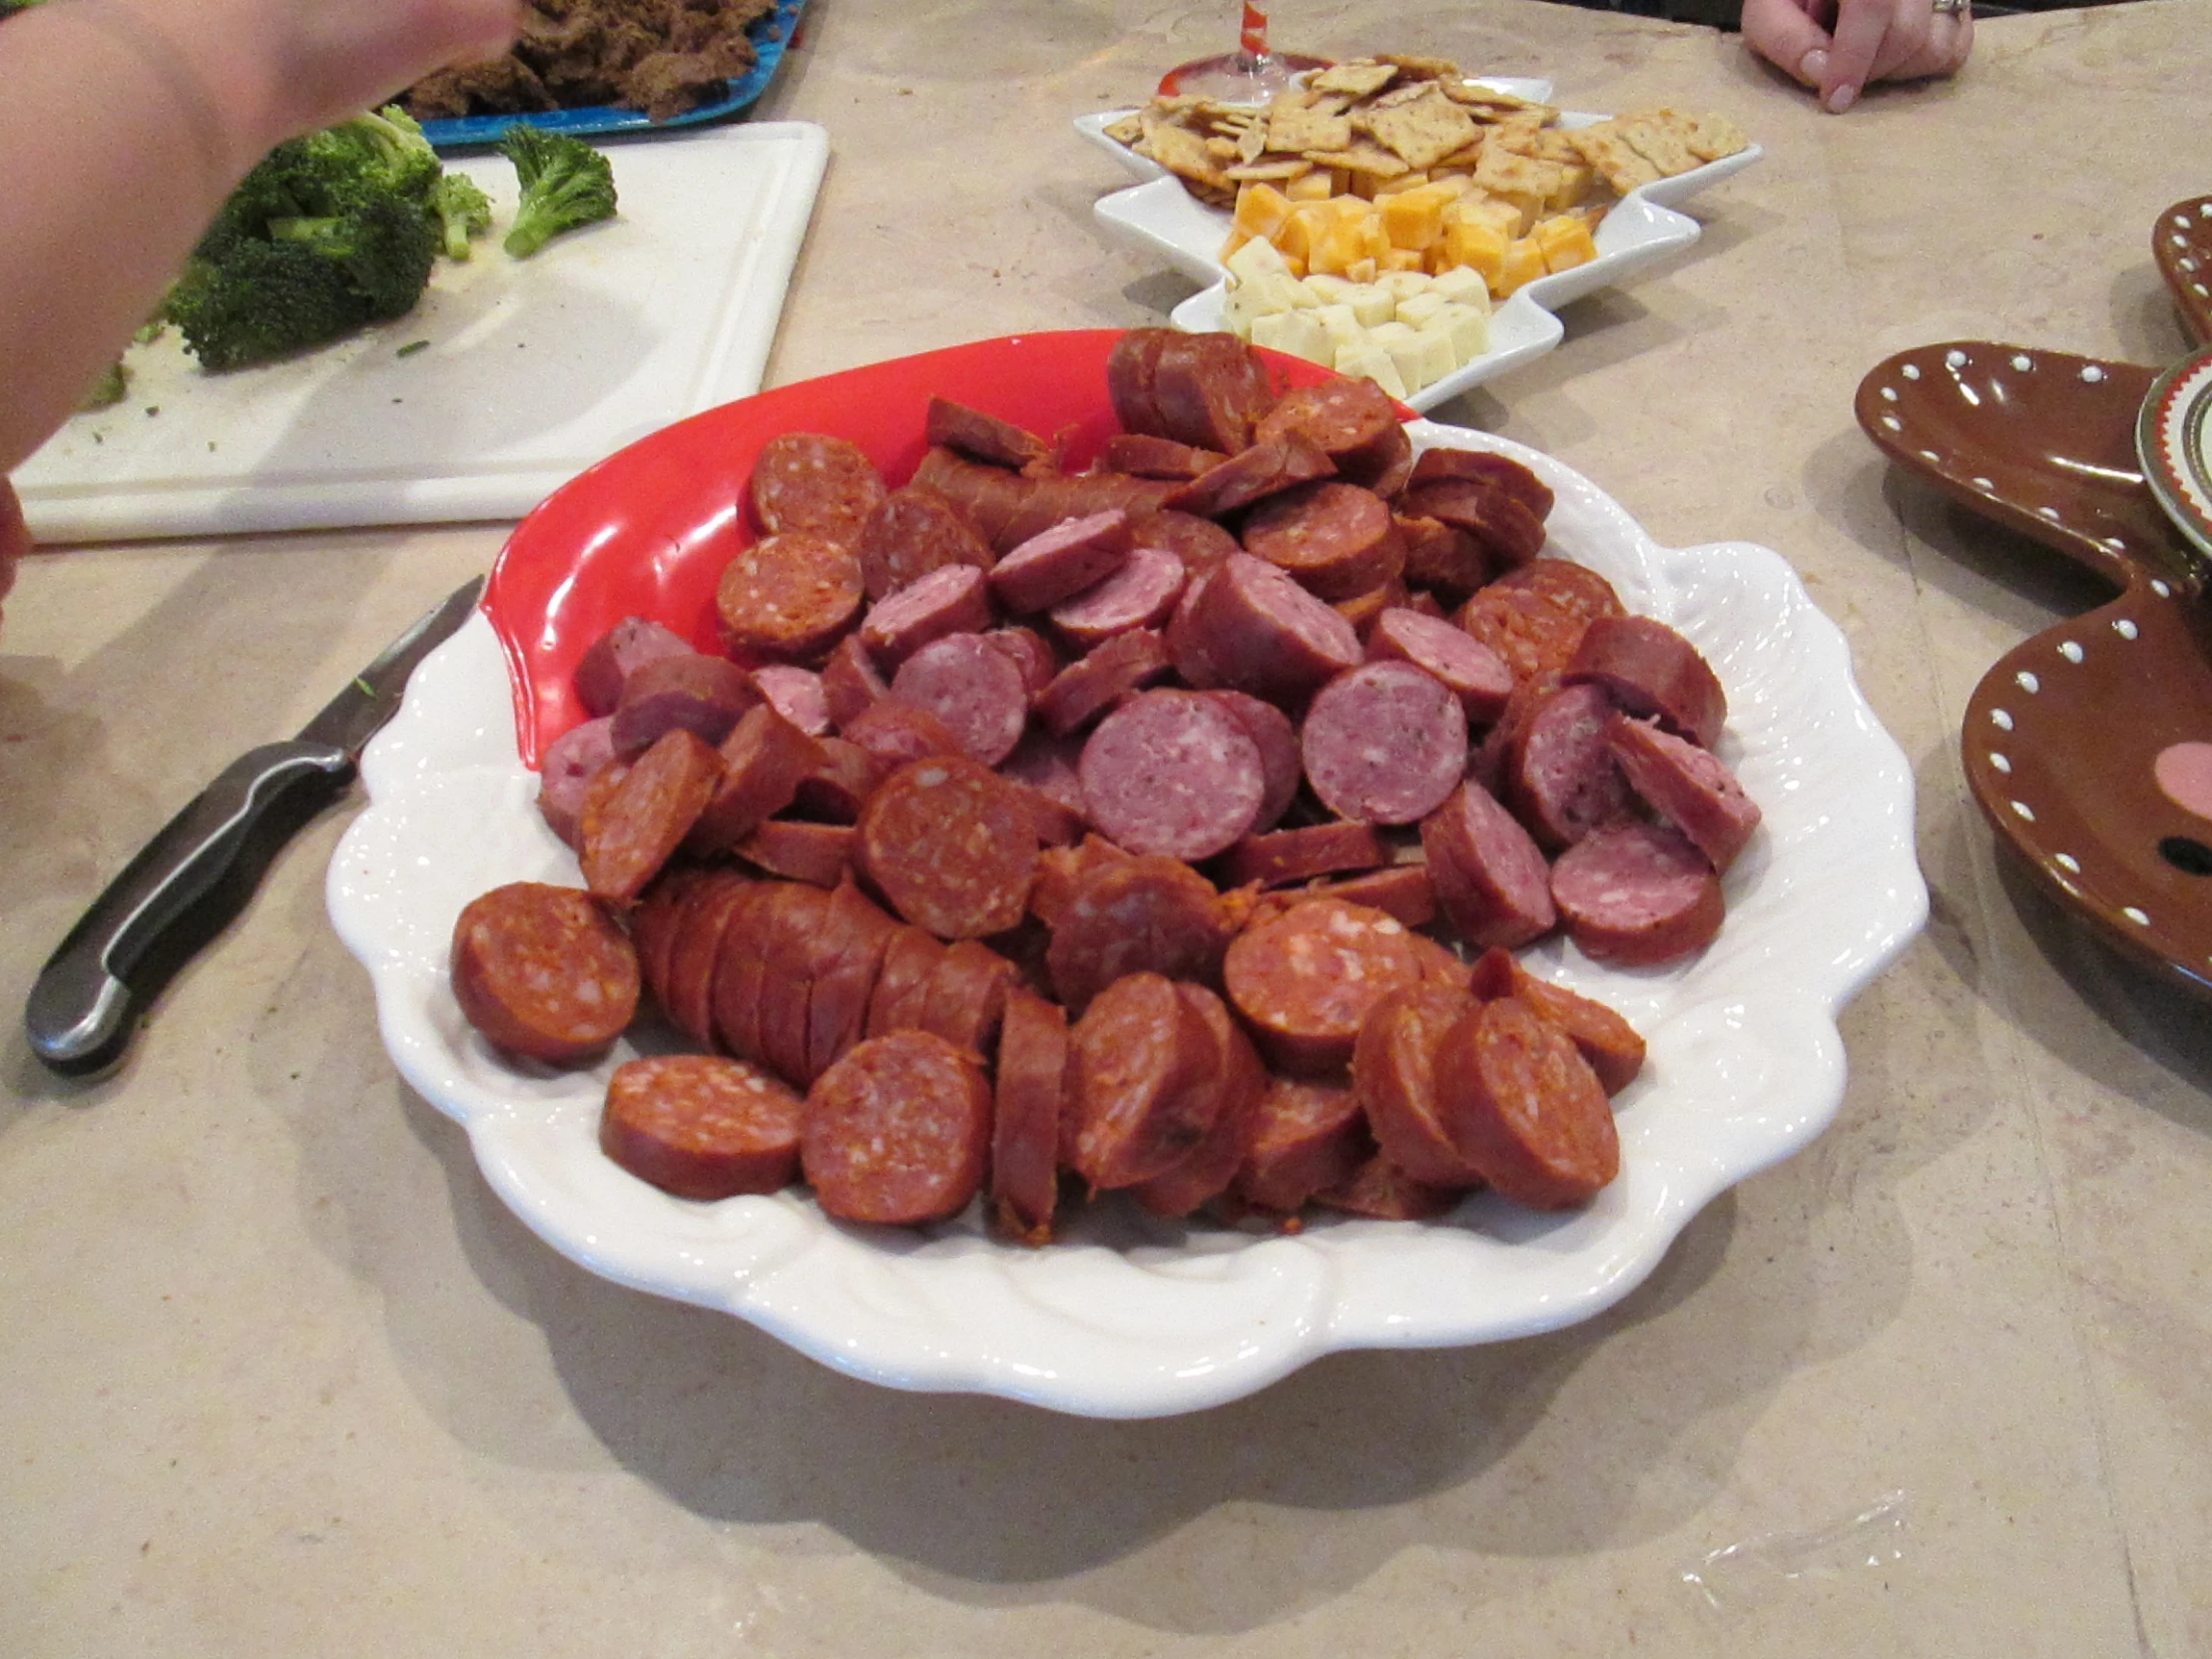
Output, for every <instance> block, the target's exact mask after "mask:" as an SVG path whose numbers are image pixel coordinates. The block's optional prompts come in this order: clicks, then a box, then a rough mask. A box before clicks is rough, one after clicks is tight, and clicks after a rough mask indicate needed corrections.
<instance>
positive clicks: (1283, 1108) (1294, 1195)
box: [1231, 1077, 1375, 1216]
mask: <svg viewBox="0 0 2212 1659" xmlns="http://www.w3.org/2000/svg"><path fill="white" fill-rule="evenodd" d="M1374 1154H1375V1141H1374V1138H1373V1137H1372V1136H1371V1135H1370V1134H1369V1133H1368V1122H1367V1116H1366V1114H1365V1113H1363V1112H1362V1111H1361V1110H1360V1100H1359V1097H1358V1096H1357V1095H1355V1094H1354V1093H1353V1092H1352V1090H1351V1089H1350V1088H1349V1087H1347V1086H1346V1085H1345V1084H1343V1083H1327V1082H1319V1081H1312V1080H1307V1079H1303V1078H1293V1077H1271V1078H1270V1079H1269V1080H1268V1086H1267V1088H1266V1090H1265V1091H1264V1092H1263V1093H1262V1094H1261V1096H1260V1103H1259V1105H1258V1106H1256V1107H1255V1108H1254V1109H1253V1125H1252V1146H1251V1149H1250V1150H1249V1151H1248V1152H1247V1153H1246V1154H1245V1162H1244V1168H1242V1169H1241V1170H1239V1171H1238V1172H1237V1177H1236V1181H1235V1183H1234V1185H1233V1187H1232V1189H1231V1190H1232V1191H1234V1192H1235V1194H1236V1195H1237V1197H1238V1198H1240V1199H1242V1200H1243V1201H1244V1202H1245V1203H1246V1204H1249V1205H1251V1206H1252V1207H1253V1208H1254V1209H1256V1210H1260V1211H1263V1212H1266V1213H1269V1214H1273V1215H1278V1216H1289V1215H1295V1214H1297V1213H1298V1211H1299V1210H1301V1209H1303V1208H1304V1207H1305V1205H1306V1203H1307V1202H1308V1201H1309V1200H1310V1199H1312V1198H1313V1197H1314V1196H1315V1195H1316V1194H1318V1193H1321V1192H1323V1191H1325V1190H1329V1189H1333V1188H1336V1187H1340V1186H1342V1185H1344V1184H1345V1183H1346V1182H1348V1181H1350V1180H1351V1179H1352V1178H1353V1177H1354V1176H1355V1175H1357V1174H1358V1173H1359V1171H1360V1169H1361V1168H1362V1166H1364V1165H1365V1164H1366V1163H1367V1162H1368V1160H1369V1159H1370V1158H1372V1157H1373V1156H1374Z"/></svg>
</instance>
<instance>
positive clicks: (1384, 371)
mask: <svg viewBox="0 0 2212 1659" xmlns="http://www.w3.org/2000/svg"><path fill="white" fill-rule="evenodd" d="M1337 372H1338V373H1339V374H1351V375H1354V376H1357V377H1358V378H1360V379H1362V380H1373V381H1374V382H1375V383H1376V384H1377V385H1379V386H1381V387H1382V388H1383V390H1384V391H1386V392H1388V393H1389V394H1390V395H1391V396H1392V397H1403V396H1404V395H1405V381H1404V379H1403V377H1402V376H1400V375H1399V373H1398V371H1397V365H1396V364H1395V363H1394V362H1392V361H1391V360H1390V354H1389V353H1388V352H1387V351H1384V350H1383V349H1382V348H1381V347H1380V346H1376V345H1371V344H1366V343H1362V344H1360V345H1353V346H1346V347H1343V348H1342V349H1340V350H1339V351H1338V352H1337Z"/></svg>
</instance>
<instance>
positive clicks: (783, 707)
mask: <svg viewBox="0 0 2212 1659" xmlns="http://www.w3.org/2000/svg"><path fill="white" fill-rule="evenodd" d="M845 637H846V638H847V639H849V638H851V636H850V635H849V634H848V635H846V636H845ZM839 643H840V644H841V643H842V641H840V642H839ZM753 684H754V686H755V687H756V688H757V689H758V690H759V691H760V694H761V696H763V697H764V698H766V699H767V700H768V703H769V706H770V707H771V708H773V709H774V710H775V711H776V712H777V713H778V714H780V715H782V716H783V717H784V718H785V719H786V720H788V721H790V722H791V723H792V724H793V725H794V726H796V727H798V728H799V729H800V730H801V731H802V732H804V733H806V734H807V736H809V737H810V738H826V737H828V736H829V735H830V699H829V697H828V695H827V694H826V693H825V692H824V691H823V689H822V676H821V675H819V674H817V673H816V672H815V671H814V670H813V669H811V668H799V667H796V666H795V665H793V664H791V663H771V664H769V665H768V666H767V667H766V668H758V669H755V670H754V671H753Z"/></svg>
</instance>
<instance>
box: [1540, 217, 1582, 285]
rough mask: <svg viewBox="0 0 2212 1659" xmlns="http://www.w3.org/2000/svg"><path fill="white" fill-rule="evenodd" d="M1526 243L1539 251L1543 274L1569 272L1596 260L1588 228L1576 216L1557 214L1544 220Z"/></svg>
mask: <svg viewBox="0 0 2212 1659" xmlns="http://www.w3.org/2000/svg"><path fill="white" fill-rule="evenodd" d="M1529 241H1531V242H1533V243H1534V244H1535V245H1536V246H1537V248H1538V249H1539V250H1541V251H1542V254H1543V260H1544V270H1546V271H1547V272H1549V271H1572V270H1573V269H1574V268H1575V267H1576V266H1578V265H1588V264H1589V263H1590V262H1591V261H1592V260H1594V259H1596V258H1597V244H1596V243H1595V242H1594V241H1592V240H1591V237H1590V227H1589V226H1588V224H1586V223H1585V222H1584V221H1583V220H1582V219H1581V217H1580V216H1579V215H1576V214H1560V215H1559V216H1558V217H1557V218H1555V219H1547V220H1545V221H1544V222H1543V223H1542V224H1541V225H1539V226H1537V227H1536V229H1535V231H1534V232H1533V233H1531V235H1530V237H1529Z"/></svg>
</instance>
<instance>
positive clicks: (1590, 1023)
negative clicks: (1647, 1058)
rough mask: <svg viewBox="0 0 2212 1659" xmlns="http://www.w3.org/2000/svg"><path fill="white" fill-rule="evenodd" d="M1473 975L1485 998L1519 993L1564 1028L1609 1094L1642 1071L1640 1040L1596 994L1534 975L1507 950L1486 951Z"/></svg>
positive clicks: (1641, 1041) (1619, 1089)
mask: <svg viewBox="0 0 2212 1659" xmlns="http://www.w3.org/2000/svg"><path fill="white" fill-rule="evenodd" d="M1473 979H1474V984H1475V994H1476V995H1478V996H1480V997H1481V998H1482V999H1483V1000H1484V1001H1486V1002H1487V1001H1493V1000H1495V999H1496V998H1498V997H1501V996H1512V997H1518V998H1519V999H1520V1000H1521V1001H1523V1002H1525V1003H1527V1004H1528V1005H1529V1006H1530V1007H1531V1008H1533V1009H1535V1010H1536V1012H1537V1013H1539V1014H1541V1015H1543V1017H1544V1018H1546V1019H1548V1020H1549V1021H1551V1023H1552V1024H1554V1025H1556V1026H1558V1027H1559V1029H1560V1030H1562V1031H1564V1032H1565V1033H1566V1034H1567V1036H1568V1038H1569V1039H1570V1040H1571V1041H1572V1042H1573V1043H1574V1046H1575V1047H1576V1048H1577V1049H1579V1050H1580V1051H1581V1054H1582V1058H1583V1059H1585V1060H1587V1061H1589V1062H1590V1069H1591V1070H1592V1071H1594V1072H1595V1073H1597V1080H1598V1084H1599V1086H1600V1087H1601V1088H1603V1089H1604V1090H1605V1092H1606V1093H1607V1094H1608V1095H1615V1094H1619V1093H1620V1092H1621V1090H1623V1089H1625V1088H1627V1087H1628V1085H1629V1084H1630V1083H1632V1082H1634V1081H1635V1079H1636V1074H1637V1073H1638V1072H1639V1071H1641V1070H1643V1066H1644V1039H1643V1038H1642V1037H1641V1036H1640V1035H1638V1034H1637V1031H1636V1028H1635V1027H1634V1026H1633V1025H1631V1024H1629V1023H1628V1021H1627V1020H1625V1019H1623V1018H1621V1016H1620V1015H1619V1014H1618V1013H1617V1012H1616V1011H1614V1010H1613V1009H1611V1008H1608V1007H1607V1006H1606V1005H1605V1004H1604V1003H1602V1002H1599V1001H1598V1000H1596V999H1595V998H1594V997H1587V996H1584V995H1582V993H1581V992H1579V991H1571V990H1569V989H1567V987H1566V986H1564V985H1554V984H1553V983H1551V981H1550V980H1548V979H1539V978H1537V977H1536V975H1535V974H1533V973H1531V972H1530V971H1529V970H1528V967H1527V966H1526V964H1524V963H1523V962H1521V961H1520V960H1519V959H1518V958H1517V957H1515V956H1514V955H1513V954H1512V952H1511V951H1507V950H1491V951H1486V952H1484V953H1483V956H1482V959H1481V960H1480V961H1478V962H1476V963H1475V964H1474V974H1473Z"/></svg>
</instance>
